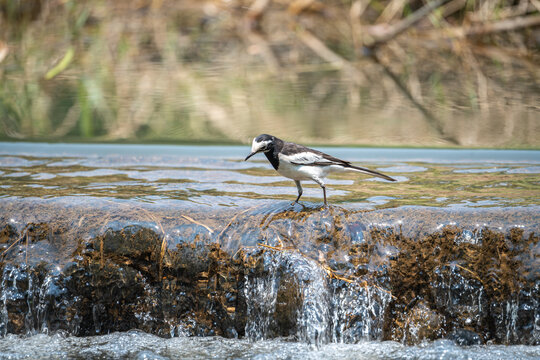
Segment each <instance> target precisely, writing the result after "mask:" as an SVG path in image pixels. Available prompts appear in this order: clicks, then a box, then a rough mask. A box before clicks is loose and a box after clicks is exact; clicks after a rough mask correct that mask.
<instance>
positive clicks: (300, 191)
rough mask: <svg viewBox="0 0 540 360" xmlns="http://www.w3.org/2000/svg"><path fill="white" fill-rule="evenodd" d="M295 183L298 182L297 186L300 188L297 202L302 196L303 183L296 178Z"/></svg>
mask: <svg viewBox="0 0 540 360" xmlns="http://www.w3.org/2000/svg"><path fill="white" fill-rule="evenodd" d="M294 183H295V184H296V188H297V189H298V197H297V198H296V200H295V201H294V202H295V203H297V202H298V200H300V196H302V192H303V191H302V184H300V181H298V180H294Z"/></svg>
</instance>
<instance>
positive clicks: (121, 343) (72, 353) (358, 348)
mask: <svg viewBox="0 0 540 360" xmlns="http://www.w3.org/2000/svg"><path fill="white" fill-rule="evenodd" d="M539 357H540V346H523V345H517V346H503V345H488V346H467V347H460V346H457V345H455V344H454V343H452V342H451V341H448V340H439V341H434V342H430V343H425V344H421V345H418V346H404V345H402V344H400V343H397V342H393V341H384V342H380V341H364V342H360V343H358V344H327V345H322V346H320V347H318V348H317V347H315V346H310V345H307V344H302V343H297V342H291V341H287V340H286V339H274V340H264V341H257V342H250V341H247V340H238V339H224V338H219V337H204V338H200V337H176V338H171V339H163V338H160V337H157V336H154V335H150V334H145V333H142V332H138V331H129V332H124V333H114V334H110V335H103V336H92V337H85V338H79V337H64V336H61V335H53V336H47V335H42V334H40V335H34V336H30V337H26V338H23V337H17V336H7V337H5V338H3V339H0V359H96V360H97V359H140V360H142V359H146V360H151V359H155V360H164V359H269V360H270V359H373V360H374V359H420V358H421V359H479V360H481V359H486V360H488V359H489V360H492V359H524V360H527V359H531V360H532V359H538V358H539Z"/></svg>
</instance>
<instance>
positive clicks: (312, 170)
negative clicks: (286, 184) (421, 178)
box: [245, 134, 396, 205]
mask: <svg viewBox="0 0 540 360" xmlns="http://www.w3.org/2000/svg"><path fill="white" fill-rule="evenodd" d="M259 152H264V155H266V157H267V158H268V161H270V164H272V166H273V167H274V169H276V171H277V172H278V173H279V174H280V175H282V176H285V177H288V178H289V179H293V180H294V182H295V183H296V187H297V188H298V197H297V198H296V200H295V202H298V200H300V196H302V184H301V183H300V181H302V180H313V181H315V182H316V183H317V184H319V185H320V186H321V188H322V189H323V195H324V205H326V187H325V185H324V182H323V179H324V178H325V177H326V176H328V174H329V173H332V172H342V171H346V170H352V171H357V172H361V173H363V174H368V175H374V176H377V177H380V178H383V179H385V180H389V181H396V180H395V179H392V178H391V177H390V176H386V175H384V174H381V173H379V172H376V171H373V170H370V169H366V168H362V167H358V166H354V165H352V164H351V163H350V162H349V161H345V160H341V159H338V158H335V157H333V156H330V155H328V154H325V153H323V152H320V151H318V150H313V149H310V148H307V147H305V146H302V145H298V144H295V143H292V142H286V141H283V140H281V139H278V138H277V137H275V136H272V135H268V134H262V135H259V136H257V137H256V138H255V139H253V144H252V145H251V153H250V154H249V155H248V156H246V159H245V160H247V159H249V158H250V157H252V156H253V155H255V154H257V153H259Z"/></svg>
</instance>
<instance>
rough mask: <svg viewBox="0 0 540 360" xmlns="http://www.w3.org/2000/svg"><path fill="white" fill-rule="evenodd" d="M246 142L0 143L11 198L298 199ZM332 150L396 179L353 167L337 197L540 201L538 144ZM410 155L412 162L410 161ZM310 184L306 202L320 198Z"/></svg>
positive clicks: (391, 203)
mask: <svg viewBox="0 0 540 360" xmlns="http://www.w3.org/2000/svg"><path fill="white" fill-rule="evenodd" d="M246 151H247V147H232V146H231V147H224V148H219V147H196V146H177V147H174V146H154V145H146V146H145V145H141V146H135V145H126V146H117V145H76V144H74V145H65V144H59V145H47V144H22V143H21V144H17V143H3V144H1V145H0V177H1V178H2V189H3V190H2V191H0V196H3V197H40V198H57V197H71V196H91V197H98V198H99V197H106V198H111V197H112V198H115V199H131V200H135V201H142V202H162V201H176V202H180V203H184V204H185V205H188V204H193V205H194V204H205V205H208V206H212V207H215V206H245V205H246V204H249V203H250V202H253V201H263V200H264V201H265V202H266V203H267V204H268V203H270V202H272V201H278V200H291V201H292V200H294V197H295V195H296V187H295V185H294V183H293V182H292V181H290V180H289V179H286V178H283V177H281V176H279V175H278V174H277V173H276V172H275V171H274V170H273V169H272V168H271V166H270V165H269V164H268V163H267V161H266V159H264V157H261V158H259V159H255V160H256V161H252V162H245V161H243V157H244V156H245V153H246ZM326 151H327V152H329V153H331V154H333V155H335V156H338V157H342V158H345V159H348V160H351V161H353V162H357V163H359V164H362V165H364V166H368V167H371V168H373V169H375V170H379V171H382V172H388V173H392V176H393V177H394V178H395V179H397V180H398V181H397V182H396V183H388V182H386V181H383V180H380V179H378V178H372V177H368V176H362V175H358V174H355V173H350V174H347V173H344V174H338V175H335V176H333V177H331V178H330V179H328V195H329V199H330V202H331V203H334V204H338V203H341V204H344V205H347V206H355V207H360V208H366V209H370V208H385V207H396V206H401V205H423V206H438V207H446V206H452V207H454V206H465V207H478V206H483V207H490V206H527V205H537V204H538V196H539V195H538V190H539V183H538V179H537V174H538V169H539V167H538V165H537V164H538V163H539V162H540V155H538V152H536V151H487V150H476V151H472V150H412V149H354V148H333V149H327V150H326ZM406 158H410V159H411V160H409V161H407V160H406ZM321 197H322V193H321V190H320V188H319V186H318V185H316V184H314V183H313V184H309V183H308V182H306V186H305V192H304V196H303V200H304V201H306V202H320V201H321Z"/></svg>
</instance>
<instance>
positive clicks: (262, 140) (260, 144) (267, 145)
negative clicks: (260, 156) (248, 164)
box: [244, 134, 275, 161]
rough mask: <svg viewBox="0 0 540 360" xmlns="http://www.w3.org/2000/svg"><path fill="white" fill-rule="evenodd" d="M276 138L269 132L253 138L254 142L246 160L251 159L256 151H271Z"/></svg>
mask: <svg viewBox="0 0 540 360" xmlns="http://www.w3.org/2000/svg"><path fill="white" fill-rule="evenodd" d="M274 140H275V137H273V136H272V135H268V134H262V135H259V136H257V137H256V138H255V139H253V143H252V144H251V153H250V154H249V155H248V156H246V158H245V160H247V159H249V158H250V157H252V156H253V155H255V154H256V153H259V152H268V151H271V150H272V149H273V148H274ZM245 160H244V161H245Z"/></svg>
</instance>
